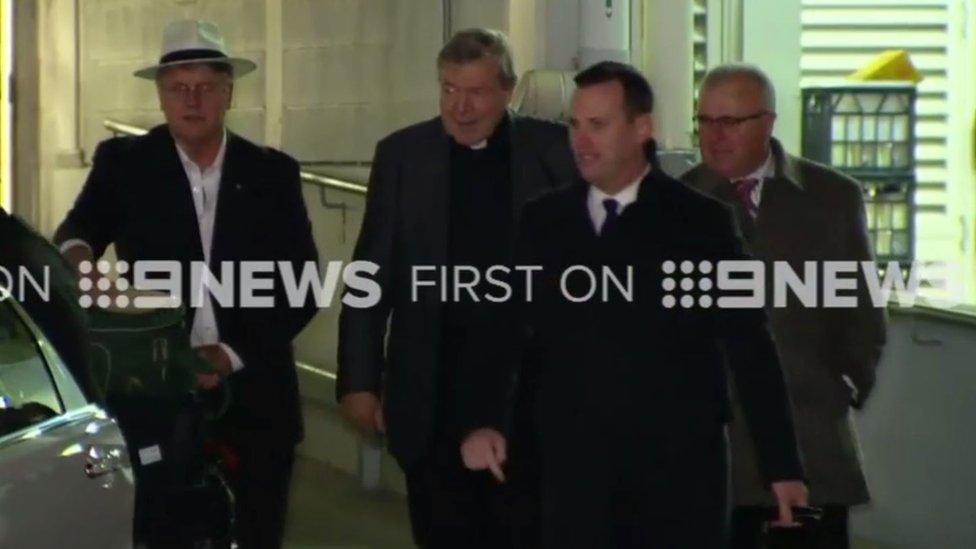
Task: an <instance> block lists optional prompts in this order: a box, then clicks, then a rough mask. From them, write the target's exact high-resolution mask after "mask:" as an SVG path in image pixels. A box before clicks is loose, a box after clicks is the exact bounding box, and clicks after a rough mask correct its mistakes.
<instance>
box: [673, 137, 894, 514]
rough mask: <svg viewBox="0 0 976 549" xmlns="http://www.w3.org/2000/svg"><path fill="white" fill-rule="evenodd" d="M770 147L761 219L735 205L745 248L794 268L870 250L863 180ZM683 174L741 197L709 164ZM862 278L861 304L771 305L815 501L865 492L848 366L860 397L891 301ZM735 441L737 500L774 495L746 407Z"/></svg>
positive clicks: (839, 500)
mask: <svg viewBox="0 0 976 549" xmlns="http://www.w3.org/2000/svg"><path fill="white" fill-rule="evenodd" d="M772 149H773V157H774V161H775V175H774V177H773V178H771V179H766V180H765V182H764V183H763V187H762V191H761V197H760V202H759V214H758V216H757V217H756V219H755V221H753V220H752V219H751V218H750V217H747V214H745V212H744V211H742V208H741V207H737V208H736V212H737V218H738V223H739V226H740V227H742V229H743V232H744V233H746V235H747V236H748V239H747V249H748V251H749V252H750V253H751V254H752V255H754V256H755V257H756V258H758V259H762V260H764V261H767V262H773V261H786V262H788V263H789V264H790V265H791V266H792V268H793V270H794V271H796V272H797V273H803V262H804V261H817V262H820V261H825V260H856V261H863V260H871V259H872V253H871V248H870V244H869V242H868V235H867V230H866V226H865V216H864V201H863V199H862V195H861V187H860V185H859V184H858V183H857V181H855V180H853V179H851V178H849V177H847V176H845V175H843V174H840V173H838V172H836V171H834V170H831V169H830V168H827V167H826V166H822V165H819V164H816V163H814V162H810V161H808V160H804V159H802V158H797V157H794V156H790V155H788V154H785V153H784V152H783V148H782V146H781V145H780V144H779V142H777V141H775V140H774V141H773V143H772ZM683 179H684V180H685V181H686V182H687V183H689V184H690V185H691V186H693V187H695V188H697V189H699V190H701V191H703V192H705V193H708V194H710V195H712V196H715V197H717V198H719V199H720V200H723V201H724V202H726V203H728V204H732V205H734V204H736V201H735V198H734V195H733V194H732V185H731V184H730V183H729V181H728V180H727V179H724V178H722V177H720V176H718V175H716V174H715V173H714V172H711V171H710V170H709V169H708V168H707V167H706V166H704V165H699V166H698V167H696V168H695V169H693V170H691V171H690V172H688V173H687V174H685V176H684V177H683ZM821 274H822V273H821ZM767 278H768V277H767ZM770 286H771V285H770ZM858 287H859V290H858V291H857V298H858V307H857V308H853V309H825V308H822V307H818V308H807V307H803V306H801V305H800V304H799V303H798V302H797V301H795V300H793V301H789V302H787V306H786V307H770V308H769V310H768V312H769V318H770V325H771V327H772V331H773V335H774V338H775V340H776V343H777V348H778V351H779V355H780V357H781V361H782V364H783V371H784V374H785V375H786V380H787V387H788V389H789V391H790V396H791V402H792V404H793V409H794V419H795V421H796V429H797V436H798V439H799V443H800V450H801V453H802V455H803V458H804V465H805V467H806V470H807V473H808V475H809V484H810V497H811V501H812V502H813V503H815V504H828V503H829V504H845V505H852V504H856V503H863V502H865V501H867V499H868V491H867V486H866V484H865V480H864V475H863V473H862V472H861V466H860V460H859V456H858V449H857V441H856V437H855V435H854V431H853V425H852V423H851V419H850V417H849V414H848V411H849V406H850V404H851V402H852V399H853V398H854V395H853V394H852V391H851V388H850V387H849V386H848V384H847V383H845V381H844V379H843V376H847V377H848V378H849V379H850V381H851V382H852V383H853V385H854V387H856V390H857V399H858V400H859V401H861V402H863V401H864V399H866V398H867V396H868V394H869V393H870V391H871V388H872V387H873V386H874V375H875V367H876V366H877V364H878V360H879V357H880V355H881V349H882V346H883V345H884V341H885V318H884V309H881V308H875V307H874V306H873V305H872V304H871V301H870V297H869V296H868V294H867V291H866V286H865V284H864V283H863V280H859V284H858ZM817 295H818V296H822V295H823V292H822V285H818V286H817ZM768 303H771V301H768ZM732 444H733V453H732V460H733V474H734V477H733V478H734V483H733V485H734V496H735V502H736V503H738V504H742V505H757V504H761V503H771V502H772V500H771V497H770V495H769V494H768V492H766V491H765V490H764V489H763V487H762V485H761V483H760V477H759V474H758V471H757V468H756V457H755V454H754V452H753V451H752V444H751V442H750V434H749V429H748V426H747V425H746V424H745V423H744V422H743V421H742V420H741V414H738V415H737V417H736V421H735V422H734V424H733V429H732Z"/></svg>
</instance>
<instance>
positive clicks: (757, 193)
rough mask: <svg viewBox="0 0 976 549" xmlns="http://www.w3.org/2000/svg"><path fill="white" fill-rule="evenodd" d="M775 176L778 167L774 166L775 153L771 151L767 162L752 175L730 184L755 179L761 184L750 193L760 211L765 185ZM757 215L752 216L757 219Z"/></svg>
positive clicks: (739, 178)
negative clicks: (768, 179)
mask: <svg viewBox="0 0 976 549" xmlns="http://www.w3.org/2000/svg"><path fill="white" fill-rule="evenodd" d="M775 175H776V166H775V165H774V164H773V151H769V154H768V155H767V156H766V161H765V162H763V163H762V164H761V165H760V166H759V168H757V169H756V170H755V171H754V172H752V173H750V174H749V175H747V176H745V177H737V178H735V179H733V180H731V181H730V183H735V182H736V181H742V180H745V179H755V180H757V181H759V183H757V184H756V186H755V187H753V188H752V192H751V193H749V198H750V199H752V203H753V204H755V205H756V208H757V209H758V208H759V200H760V198H761V197H762V188H763V184H764V182H765V180H766V178H769V177H773V176H775ZM757 214H758V211H757V212H756V213H753V214H752V216H753V217H755V216H756V215H757Z"/></svg>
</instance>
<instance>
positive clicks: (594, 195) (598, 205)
mask: <svg viewBox="0 0 976 549" xmlns="http://www.w3.org/2000/svg"><path fill="white" fill-rule="evenodd" d="M650 171H651V166H650V165H648V166H647V167H646V168H644V171H643V172H642V173H641V174H640V177H638V178H637V179H635V180H633V181H632V182H631V183H630V184H629V185H627V186H626V187H624V188H623V189H621V190H620V192H618V193H617V194H615V195H609V194H607V193H605V192H603V191H601V190H600V189H598V188H596V187H594V186H593V185H590V192H589V194H588V195H587V197H586V208H587V209H588V210H589V212H590V220H591V221H592V222H593V228H594V229H596V234H600V231H601V230H602V229H603V222H604V221H606V220H607V209H606V208H605V207H604V206H603V201H604V200H606V199H608V198H611V199H613V200H616V201H617V214H618V215H620V214H623V213H624V209H625V208H626V207H627V206H630V205H631V204H633V203H634V202H636V201H637V191H638V190H639V189H640V182H641V181H643V180H644V178H645V177H646V176H647V174H648V173H650Z"/></svg>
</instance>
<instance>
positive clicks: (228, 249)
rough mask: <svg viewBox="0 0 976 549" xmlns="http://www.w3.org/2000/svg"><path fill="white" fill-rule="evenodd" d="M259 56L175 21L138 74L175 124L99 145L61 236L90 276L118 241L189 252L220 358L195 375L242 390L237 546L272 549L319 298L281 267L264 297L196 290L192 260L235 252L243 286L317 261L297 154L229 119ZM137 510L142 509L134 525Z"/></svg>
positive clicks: (205, 350)
mask: <svg viewBox="0 0 976 549" xmlns="http://www.w3.org/2000/svg"><path fill="white" fill-rule="evenodd" d="M254 69H255V64H254V63H253V62H251V61H249V60H246V59H240V58H236V57H231V56H229V55H228V54H227V52H226V49H225V47H224V41H223V37H222V36H221V33H220V30H219V29H218V27H217V26H216V25H214V24H212V23H206V22H201V21H177V22H174V23H170V24H169V25H168V26H167V27H166V29H165V31H164V33H163V47H162V54H161V56H160V58H159V62H158V63H156V64H154V65H152V66H150V67H146V68H144V69H141V70H138V71H136V73H135V75H136V76H138V77H140V78H146V79H150V80H154V81H155V83H156V89H157V92H158V95H159V104H160V108H161V109H162V111H163V114H164V115H165V118H166V124H164V125H160V126H157V127H155V128H153V129H152V130H150V131H149V133H148V134H147V135H144V136H140V137H117V138H112V139H108V140H106V141H104V142H102V143H101V144H99V146H98V148H97V149H96V151H95V156H94V160H93V163H92V170H91V172H90V174H89V176H88V180H87V181H86V182H85V185H84V188H83V189H82V191H81V194H80V195H79V196H78V198H77V200H76V202H75V204H74V207H73V208H72V210H71V211H70V212H69V213H68V216H67V218H66V219H65V220H64V222H62V224H61V226H60V227H59V228H58V230H57V233H56V235H55V241H56V242H57V243H58V244H59V245H60V246H61V250H62V253H63V254H64V255H65V256H66V257H67V259H68V261H69V262H70V263H71V264H72V265H73V266H74V267H75V268H76V270H77V271H78V272H79V276H92V275H91V274H84V273H83V270H82V269H81V268H80V266H81V265H82V264H83V262H84V261H86V260H87V261H92V260H94V259H97V258H99V257H101V256H102V254H103V253H104V252H105V249H106V247H107V246H108V245H109V244H115V249H116V253H117V256H118V258H119V259H120V260H125V261H127V262H129V264H130V265H131V264H132V262H134V261H140V260H167V261H178V262H179V263H180V265H181V266H182V269H183V270H182V290H181V291H182V298H183V302H184V303H185V304H187V316H186V326H187V327H188V329H189V331H190V333H189V335H190V341H191V343H192V345H193V346H194V347H195V349H196V350H197V352H198V354H200V355H201V356H202V357H204V358H205V359H206V360H207V361H209V362H210V363H211V364H212V365H213V373H211V374H205V375H201V376H199V377H198V384H199V386H200V387H202V388H204V389H207V388H211V387H214V386H216V385H217V384H219V383H220V381H221V380H222V379H226V380H227V382H228V384H229V386H230V389H231V394H232V401H231V405H230V408H229V410H228V411H227V413H226V414H225V415H224V416H223V417H222V418H221V419H220V420H219V422H218V425H217V433H218V435H219V436H220V437H221V438H222V440H223V441H224V442H226V443H227V444H229V445H230V446H231V447H232V448H233V449H234V451H235V453H236V454H237V456H238V457H239V469H238V474H237V475H236V476H235V478H234V479H233V480H232V482H233V489H234V492H235V500H236V501H235V507H236V521H235V523H236V535H237V538H238V542H239V546H240V547H243V548H246V547H260V548H262V549H264V548H270V547H279V546H280V545H281V539H282V535H283V529H284V519H285V511H286V502H287V496H288V485H289V481H290V478H291V470H292V464H293V461H294V448H295V444H296V443H297V442H298V441H299V440H300V439H301V438H302V418H301V408H300V404H299V400H298V383H297V376H296V371H295V363H294V356H293V352H292V346H291V341H292V339H293V338H294V337H295V336H296V335H297V334H298V332H299V331H300V330H301V329H302V328H303V327H304V326H305V325H306V324H307V323H308V321H309V320H310V319H311V318H312V316H313V315H314V313H315V310H316V309H315V306H314V303H311V302H307V303H305V304H296V306H290V305H289V303H288V301H287V299H286V296H285V291H284V289H283V287H282V284H281V281H280V278H279V277H278V276H277V275H275V276H274V277H273V278H272V277H270V276H268V277H263V278H267V280H261V282H262V283H264V284H267V286H271V288H266V287H265V286H264V285H262V286H261V288H260V290H261V291H260V292H259V294H260V295H264V296H268V295H270V296H272V297H273V299H274V303H273V306H271V307H264V308H248V307H246V306H245V305H243V304H241V303H239V302H235V303H234V304H231V305H227V304H226V303H223V302H221V303H217V302H215V300H214V298H213V297H212V296H210V295H207V297H208V299H202V300H200V299H196V300H194V299H191V287H190V284H189V281H190V273H191V272H192V271H191V264H192V263H200V262H203V263H205V264H207V265H208V266H209V268H210V271H211V272H212V273H214V274H215V276H217V277H219V278H220V279H221V283H227V280H224V277H226V276H228V275H223V274H222V268H223V264H224V262H231V264H233V265H234V271H233V272H234V276H235V280H233V283H234V287H235V288H237V287H239V288H240V291H238V292H236V293H237V295H242V294H244V293H247V292H253V290H254V289H255V288H254V287H251V288H248V283H249V282H253V278H254V277H251V278H247V277H245V276H243V275H241V274H240V273H241V271H242V270H243V269H242V261H243V260H252V261H273V262H275V265H280V263H279V262H283V261H284V262H291V263H292V266H293V268H295V269H296V272H299V271H297V270H300V269H302V268H304V267H305V266H306V264H307V263H308V262H312V263H313V264H314V263H315V262H316V261H317V253H316V248H315V244H314V242H313V240H312V233H311V225H310V223H309V219H308V215H307V212H306V209H305V204H304V202H303V199H302V194H301V182H300V179H299V168H298V163H297V162H296V161H295V160H294V159H293V158H291V157H289V156H288V155H286V154H284V153H282V152H280V151H277V150H274V149H271V148H267V147H260V146H257V145H255V144H253V143H251V142H249V141H247V140H245V139H244V138H242V137H240V136H238V135H235V134H234V133H231V132H229V131H227V130H226V129H225V127H224V117H225V115H226V113H227V109H228V108H229V107H230V104H231V98H232V95H233V90H234V79H235V78H239V77H241V76H243V75H245V74H247V73H249V72H251V71H253V70H254ZM218 204H219V207H218ZM86 271H87V273H91V272H92V270H91V269H86ZM241 281H243V283H242V282H241ZM245 290H246V291H247V292H245ZM200 301H202V303H199V302H200ZM128 404H129V405H131V406H142V407H143V408H144V407H145V406H146V404H144V403H140V402H130V403H128ZM123 405H124V404H123ZM162 446H163V448H162V456H163V459H164V460H165V458H166V451H167V448H166V447H165V444H163V445H162ZM136 450H139V449H138V448H137V449H135V450H134V453H136ZM152 463H153V461H152V460H149V463H142V465H143V466H145V467H146V468H148V467H150V466H151V464H152ZM146 497H148V496H146V495H145V494H143V495H142V496H139V497H137V508H138V507H139V504H140V503H139V502H141V503H142V504H143V505H149V504H148V503H147V501H148V500H147V499H143V498H146ZM143 515H145V510H144V511H143ZM139 516H140V512H139V511H138V509H137V525H136V531H137V536H138V535H139V527H140V525H139V524H138V520H139Z"/></svg>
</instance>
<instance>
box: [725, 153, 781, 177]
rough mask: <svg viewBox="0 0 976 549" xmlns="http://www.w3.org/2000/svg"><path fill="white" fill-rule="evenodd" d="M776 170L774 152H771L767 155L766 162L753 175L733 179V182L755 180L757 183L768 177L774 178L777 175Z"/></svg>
mask: <svg viewBox="0 0 976 549" xmlns="http://www.w3.org/2000/svg"><path fill="white" fill-rule="evenodd" d="M775 168H776V166H775V164H774V162H773V151H772V150H770V151H769V154H767V155H766V160H765V161H763V163H762V164H760V165H759V167H758V168H756V170H755V171H753V172H752V173H750V174H749V175H747V176H745V177H737V178H735V179H733V180H732V181H733V182H734V181H743V180H746V179H755V180H757V181H762V180H763V179H766V178H768V177H773V176H774V175H776V173H775V172H776V170H775Z"/></svg>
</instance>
